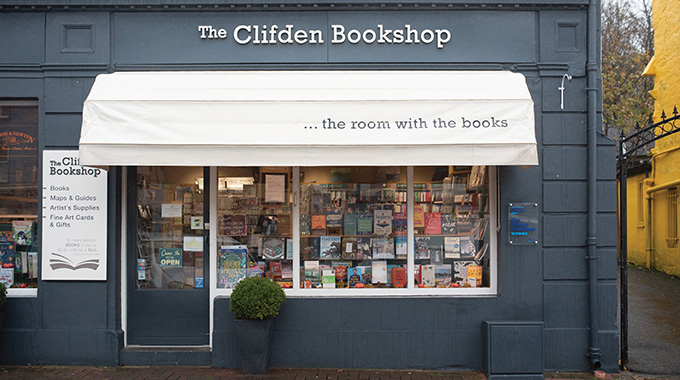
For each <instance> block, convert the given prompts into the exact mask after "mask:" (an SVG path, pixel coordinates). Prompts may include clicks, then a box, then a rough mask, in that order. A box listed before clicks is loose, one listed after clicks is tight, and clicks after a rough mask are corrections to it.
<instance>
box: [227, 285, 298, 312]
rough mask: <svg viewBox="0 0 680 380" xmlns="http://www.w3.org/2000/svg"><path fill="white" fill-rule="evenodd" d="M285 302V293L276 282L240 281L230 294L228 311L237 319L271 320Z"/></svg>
mask: <svg viewBox="0 0 680 380" xmlns="http://www.w3.org/2000/svg"><path fill="white" fill-rule="evenodd" d="M284 302H286V293H285V292H284V291H283V289H281V286H280V285H279V284H277V283H276V282H274V281H272V280H270V279H268V278H262V277H250V278H246V279H243V280H241V281H240V282H239V283H238V284H237V285H236V287H235V288H234V290H233V291H232V293H231V299H230V300H229V310H230V311H231V312H232V313H234V315H235V316H236V318H237V319H271V318H274V317H276V316H277V315H278V314H279V310H280V309H281V305H282V304H283V303H284Z"/></svg>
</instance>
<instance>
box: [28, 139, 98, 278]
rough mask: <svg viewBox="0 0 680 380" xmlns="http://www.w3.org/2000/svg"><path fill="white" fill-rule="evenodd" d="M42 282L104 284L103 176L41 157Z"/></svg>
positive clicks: (65, 153)
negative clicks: (101, 282)
mask: <svg viewBox="0 0 680 380" xmlns="http://www.w3.org/2000/svg"><path fill="white" fill-rule="evenodd" d="M42 182H43V215H42V218H43V219H42V247H43V254H42V266H41V268H42V271H41V273H42V279H43V280H81V281H87V280H96V281H105V280H106V249H107V244H106V243H107V240H106V209H107V205H106V199H107V198H106V195H107V172H106V171H105V170H103V169H100V168H92V167H86V166H80V165H79V161H78V151H77V150H45V151H44V152H43V181H42Z"/></svg>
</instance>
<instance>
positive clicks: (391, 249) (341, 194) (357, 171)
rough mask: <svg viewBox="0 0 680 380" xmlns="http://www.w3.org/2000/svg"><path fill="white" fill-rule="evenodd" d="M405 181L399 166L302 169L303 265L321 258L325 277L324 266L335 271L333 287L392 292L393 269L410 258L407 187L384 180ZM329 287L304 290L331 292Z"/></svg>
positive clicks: (314, 285)
mask: <svg viewBox="0 0 680 380" xmlns="http://www.w3.org/2000/svg"><path fill="white" fill-rule="evenodd" d="M388 172H389V175H388V174H387V173H388ZM340 174H341V175H340ZM405 176H406V171H405V168H400V167H394V168H372V167H371V168H366V167H342V168H338V167H335V168H329V167H319V168H302V169H301V175H300V178H301V179H303V181H301V184H300V194H301V198H300V199H301V202H306V203H307V204H304V205H303V204H301V205H300V220H301V225H300V244H301V247H300V250H301V252H300V255H301V260H302V261H305V260H310V259H311V258H317V259H318V260H319V265H320V266H321V269H320V270H321V271H322V272H323V270H324V269H325V266H328V268H330V269H332V270H334V271H335V278H336V283H335V288H344V287H351V288H357V287H358V288H362V287H364V288H375V287H381V288H382V287H394V284H392V278H391V277H392V276H391V269H392V267H400V268H403V267H404V265H405V264H406V262H407V258H408V241H407V238H406V235H407V230H408V215H407V213H406V209H407V207H406V198H405V197H404V195H403V191H404V189H405V188H406V184H405V183H403V182H402V183H398V182H386V181H385V180H386V179H389V180H404V178H405ZM305 211H306V212H307V214H308V215H305ZM324 218H325V221H324V220H322V219H324ZM306 220H309V221H310V228H309V235H311V236H314V237H318V240H319V245H318V256H314V254H315V249H314V244H312V243H310V241H311V240H310V239H309V238H308V236H309V235H307V228H306V227H305V226H303V223H304V222H303V221H306ZM397 237H398V239H397ZM397 243H398V246H397ZM354 272H356V274H355V273H354ZM374 274H375V275H376V277H374V276H373V275H374ZM304 281H309V280H304ZM403 282H404V283H405V280H404V281H403ZM327 283H328V281H327V282H321V280H319V281H318V282H314V281H311V283H307V282H301V286H304V287H306V288H324V287H326V288H328V287H330V286H328V284H327Z"/></svg>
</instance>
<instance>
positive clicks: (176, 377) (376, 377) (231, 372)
mask: <svg viewBox="0 0 680 380" xmlns="http://www.w3.org/2000/svg"><path fill="white" fill-rule="evenodd" d="M545 378H546V379H551V380H566V379H584V380H585V379H587V380H592V379H595V378H596V377H595V376H594V374H593V373H584V372H548V373H546V374H545ZM603 378H604V379H606V380H647V379H656V380H662V379H667V380H671V379H672V380H678V379H680V377H663V376H653V375H649V376H647V375H640V374H634V373H631V372H627V371H625V372H621V373H615V374H605V376H604V377H603ZM0 379H3V380H4V379H8V380H10V379H11V380H64V379H79V380H80V379H83V380H89V379H98V380H99V379H101V380H226V379H229V380H486V376H485V375H484V374H483V373H481V372H470V371H421V370H400V371H394V370H368V369H366V370H344V369H329V368H318V369H314V368H311V369H310V368H305V369H297V368H296V369H290V368H272V369H269V370H268V371H267V373H266V374H262V375H244V374H241V370H240V369H230V368H228V369H225V368H210V367H127V366H121V367H69V366H4V367H0Z"/></svg>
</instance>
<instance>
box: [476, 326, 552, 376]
mask: <svg viewBox="0 0 680 380" xmlns="http://www.w3.org/2000/svg"><path fill="white" fill-rule="evenodd" d="M484 345H485V347H484V355H485V357H484V369H485V371H486V376H487V378H488V379H489V380H494V379H544V361H543V322H530V321H519V322H515V321H511V322H506V321H501V322H495V321H492V322H490V321H484Z"/></svg>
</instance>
